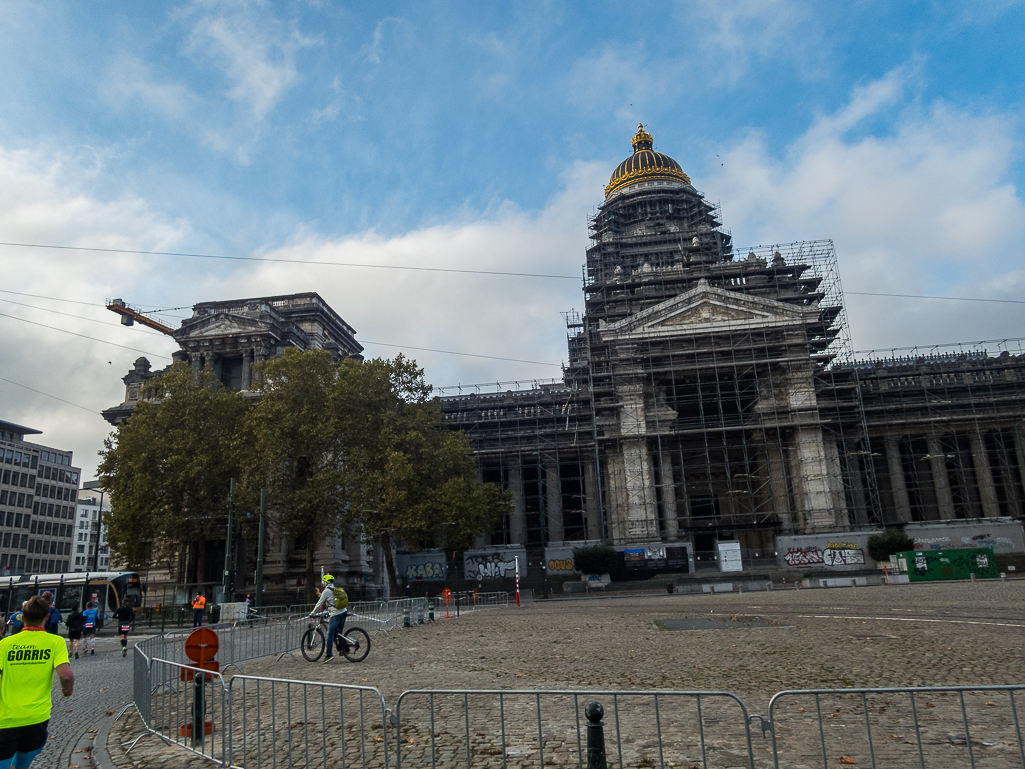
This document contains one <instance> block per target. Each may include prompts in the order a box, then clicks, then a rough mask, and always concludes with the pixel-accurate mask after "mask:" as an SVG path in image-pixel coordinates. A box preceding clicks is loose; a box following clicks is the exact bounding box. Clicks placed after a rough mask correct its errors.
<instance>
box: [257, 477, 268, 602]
mask: <svg viewBox="0 0 1025 769" xmlns="http://www.w3.org/2000/svg"><path fill="white" fill-rule="evenodd" d="M266 512H267V489H260V533H259V534H258V535H257V538H256V600H255V606H256V608H257V609H259V608H260V607H261V606H262V605H263V516H264V513H266Z"/></svg>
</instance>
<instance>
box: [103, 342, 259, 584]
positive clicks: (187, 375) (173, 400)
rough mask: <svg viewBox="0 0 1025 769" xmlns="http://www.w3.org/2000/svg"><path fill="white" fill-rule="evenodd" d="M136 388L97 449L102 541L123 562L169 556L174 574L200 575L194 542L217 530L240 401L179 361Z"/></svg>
mask: <svg viewBox="0 0 1025 769" xmlns="http://www.w3.org/2000/svg"><path fill="white" fill-rule="evenodd" d="M142 395H143V398H144V399H145V400H141V401H140V402H139V404H138V405H137V406H136V407H135V410H134V411H133V412H132V416H131V417H130V418H129V419H128V420H127V421H125V422H122V423H121V424H120V425H118V427H117V430H116V431H115V432H114V433H113V434H112V435H111V436H110V437H109V438H107V440H106V441H105V442H104V450H103V451H102V452H100V455H101V456H102V457H103V459H102V461H101V462H100V466H99V468H98V470H97V473H98V476H99V479H100V482H101V483H102V484H103V486H104V488H106V489H107V490H108V492H109V494H110V503H111V511H110V513H108V514H107V515H106V516H105V517H104V520H105V522H106V525H107V542H108V543H109V545H110V548H111V550H112V552H113V553H114V556H115V557H116V558H117V559H118V560H119V561H121V562H122V563H124V564H125V565H126V566H127V567H128V568H134V569H143V568H148V567H149V566H150V565H152V563H153V562H154V561H157V560H160V559H163V558H170V557H174V556H176V557H177V558H178V561H179V569H178V580H179V581H180V582H189V581H200V578H201V574H200V572H199V568H200V566H201V564H200V563H199V562H200V560H201V559H202V550H201V549H200V547H199V544H200V543H201V542H205V541H206V540H208V539H211V538H212V537H217V536H220V535H221V533H222V532H221V530H220V527H222V526H223V525H224V524H223V520H224V519H223V516H224V514H226V512H227V505H228V488H229V484H230V479H231V478H233V477H237V476H238V474H239V466H240V462H239V460H240V451H239V449H240V429H241V427H242V424H243V420H244V415H245V412H246V410H247V404H246V402H245V399H244V398H243V397H242V395H241V394H240V393H236V392H231V391H230V390H227V389H225V388H224V386H223V385H221V383H220V382H219V381H218V380H217V378H216V377H215V376H214V374H213V372H212V371H210V370H208V369H207V370H203V371H201V372H199V374H198V375H196V374H195V373H194V372H193V370H192V368H191V367H190V366H189V365H188V364H186V363H183V362H178V363H175V364H174V365H173V366H172V367H171V369H170V370H169V371H168V372H167V373H165V374H163V375H161V376H159V377H155V378H154V379H152V380H151V381H150V382H148V383H147V385H146V387H145V388H144V390H143V393H142Z"/></svg>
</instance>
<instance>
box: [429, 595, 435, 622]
mask: <svg viewBox="0 0 1025 769" xmlns="http://www.w3.org/2000/svg"><path fill="white" fill-rule="evenodd" d="M427 619H429V620H430V621H431V622H434V599H433V598H432V599H430V600H429V601H428V602H427Z"/></svg>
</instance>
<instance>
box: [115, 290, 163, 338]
mask: <svg viewBox="0 0 1025 769" xmlns="http://www.w3.org/2000/svg"><path fill="white" fill-rule="evenodd" d="M107 309H108V310H110V311H111V312H116V313H117V314H118V315H120V316H121V325H122V326H134V325H135V322H136V321H139V323H141V324H142V325H144V326H148V327H149V328H155V329H156V330H157V331H159V332H160V333H162V334H167V335H168V336H170V335H171V334H173V333H174V329H173V328H171V327H170V326H165V325H164V324H163V323H161V322H159V321H156V320H153V318H150V317H148V316H146V315H143V314H142V313H141V312H139V311H138V310H136V309H134V308H132V307H129V306H128V305H127V304H125V303H124V301H123V300H121V299H108V300H107Z"/></svg>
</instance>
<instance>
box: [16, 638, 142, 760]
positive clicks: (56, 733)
mask: <svg viewBox="0 0 1025 769" xmlns="http://www.w3.org/2000/svg"><path fill="white" fill-rule="evenodd" d="M128 646H129V651H128V656H127V657H122V656H121V645H120V642H119V641H118V639H117V638H106V637H104V638H99V639H97V641H96V654H95V656H94V655H89V656H88V657H84V658H80V659H77V660H76V659H74V658H72V659H71V667H72V670H74V672H75V693H74V694H73V695H72V696H71V697H70V698H69V699H65V698H64V697H62V696H61V694H60V688H59V687H57V686H56V685H55V686H54V689H53V712H52V714H51V716H50V739H49V740H47V742H46V747H45V748H43V752H42V753H41V754H40V755H39V757H38V758H37V759H36V760H35V761H33V762H32V767H33V769H36V767H39V769H67V767H68V764H69V759H70V757H71V751H72V750H73V749H74V747H75V744H76V743H77V742H78V738H79V737H81V736H82V733H83V732H85V731H86V730H87V729H94V728H96V726H97V723H98V722H99V720H100V719H101V718H103V716H104V715H105V714H106V712H107V711H108V710H119V709H121V708H122V707H123V706H125V705H127V704H128V703H129V702H131V700H132V652H131V647H132V646H133V641H131V640H130V641H129V643H128ZM72 763H76V764H79V763H81V762H80V761H78V760H77V759H76V760H75V761H74V762H72ZM83 765H84V764H83Z"/></svg>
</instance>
